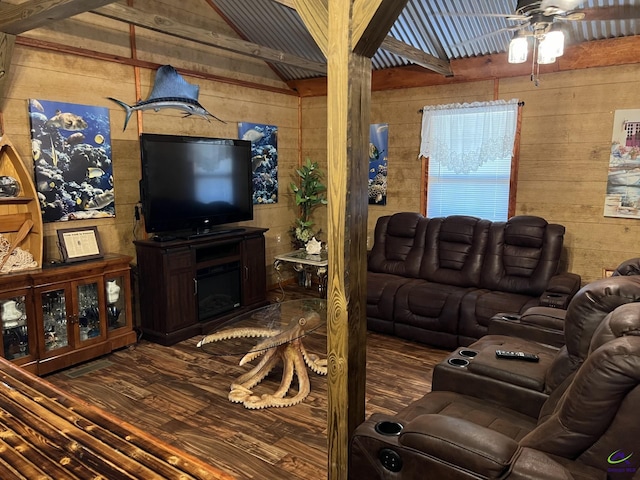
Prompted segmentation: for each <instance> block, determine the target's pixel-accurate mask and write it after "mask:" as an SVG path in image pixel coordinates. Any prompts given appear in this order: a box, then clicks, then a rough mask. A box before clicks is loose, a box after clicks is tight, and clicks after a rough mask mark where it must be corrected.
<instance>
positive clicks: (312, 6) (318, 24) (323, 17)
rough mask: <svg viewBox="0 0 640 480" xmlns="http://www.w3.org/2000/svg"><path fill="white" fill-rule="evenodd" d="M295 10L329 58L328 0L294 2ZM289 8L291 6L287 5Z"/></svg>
mask: <svg viewBox="0 0 640 480" xmlns="http://www.w3.org/2000/svg"><path fill="white" fill-rule="evenodd" d="M289 3H293V5H294V7H290V8H293V9H294V10H296V11H297V12H298V15H300V18H302V21H303V23H304V24H305V26H306V27H307V30H308V31H309V33H310V34H311V36H312V37H313V39H314V40H315V42H316V45H318V48H319V49H320V50H321V51H322V54H323V55H324V58H327V56H328V54H327V48H328V45H329V38H328V35H329V7H328V5H327V0H293V1H292V2H289ZM287 6H289V5H287Z"/></svg>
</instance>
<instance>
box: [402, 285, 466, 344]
mask: <svg viewBox="0 0 640 480" xmlns="http://www.w3.org/2000/svg"><path fill="white" fill-rule="evenodd" d="M469 290H470V288H466V287H455V286H452V285H445V284H442V283H434V282H426V281H424V280H414V281H413V282H410V283H406V284H404V285H402V286H401V287H400V288H399V289H398V291H397V293H396V300H395V305H394V322H395V326H394V331H395V334H396V335H397V336H399V337H402V338H408V339H410V340H416V341H419V342H423V343H428V344H429V345H434V346H437V347H442V348H454V347H456V346H457V342H458V338H457V329H458V327H457V324H458V316H459V311H460V302H461V299H462V297H464V295H465V294H466V293H468V292H469Z"/></svg>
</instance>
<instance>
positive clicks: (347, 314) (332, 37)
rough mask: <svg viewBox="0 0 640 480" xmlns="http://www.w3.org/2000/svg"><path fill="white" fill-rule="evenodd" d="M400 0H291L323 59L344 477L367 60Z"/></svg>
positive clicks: (361, 268)
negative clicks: (325, 70)
mask: <svg viewBox="0 0 640 480" xmlns="http://www.w3.org/2000/svg"><path fill="white" fill-rule="evenodd" d="M406 3H407V0H294V4H295V6H296V9H297V10H298V13H299V14H300V16H301V17H302V19H303V21H304V22H305V25H306V26H307V28H308V29H309V32H310V33H311V35H312V36H313V38H314V39H315V41H316V43H317V44H318V46H319V47H320V49H321V50H322V52H323V53H324V54H325V55H326V56H327V63H328V68H327V77H328V79H327V80H328V81H327V92H328V93H327V166H328V168H327V178H328V182H327V183H328V190H327V197H328V200H329V205H328V212H327V217H328V218H327V224H328V225H327V232H328V236H329V239H328V240H329V241H328V248H329V282H328V283H329V285H328V289H327V358H328V361H329V363H328V365H329V372H328V382H329V384H328V412H327V432H328V433H327V437H328V438H327V444H328V445H327V448H328V453H329V459H328V477H329V479H331V480H346V479H347V476H348V463H349V439H350V438H351V434H352V433H353V431H354V430H355V428H356V427H357V426H358V425H359V424H360V423H361V422H362V421H363V420H364V412H365V408H364V392H365V383H366V378H365V372H366V353H367V352H366V339H367V318H366V295H367V213H368V205H369V204H368V198H369V197H368V194H367V188H368V182H367V180H368V168H369V123H370V121H369V111H370V103H371V57H372V56H373V55H374V54H375V52H376V50H377V49H378V47H379V46H380V44H381V43H382V41H383V40H384V39H385V37H386V35H387V32H389V29H390V28H391V25H393V23H394V22H395V20H396V18H397V17H398V15H399V14H400V12H401V11H402V9H403V8H404V6H405V5H406Z"/></svg>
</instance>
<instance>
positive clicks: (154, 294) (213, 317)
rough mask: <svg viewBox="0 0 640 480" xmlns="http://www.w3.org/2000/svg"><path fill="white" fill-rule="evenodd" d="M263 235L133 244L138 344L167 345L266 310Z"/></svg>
mask: <svg viewBox="0 0 640 480" xmlns="http://www.w3.org/2000/svg"><path fill="white" fill-rule="evenodd" d="M267 230H268V229H266V228H254V227H246V228H238V229H230V230H227V232H226V233H224V234H222V233H220V232H221V231H220V230H214V231H215V234H213V235H209V236H207V235H205V236H196V237H195V238H190V239H180V238H178V239H176V240H173V241H170V242H158V241H154V240H136V241H134V242H133V243H134V244H135V246H136V255H137V259H138V281H139V285H140V288H139V290H140V302H139V304H140V317H141V326H142V332H143V338H145V339H147V340H150V341H152V342H156V343H160V344H162V345H173V344H174V343H177V342H180V341H182V340H186V339H187V338H191V337H193V336H195V335H201V334H206V333H210V332H211V331H213V330H215V329H216V328H218V327H219V326H220V325H221V324H222V323H224V322H226V321H227V320H230V319H232V318H235V317H236V316H237V315H241V314H243V313H245V312H248V311H250V310H253V309H255V308H258V307H261V306H263V305H266V304H267V303H268V302H267V300H266V298H267V274H266V259H265V239H264V233H265V232H266V231H267ZM214 231H212V232H214Z"/></svg>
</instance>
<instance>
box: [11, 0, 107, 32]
mask: <svg viewBox="0 0 640 480" xmlns="http://www.w3.org/2000/svg"><path fill="white" fill-rule="evenodd" d="M115 1H116V0H30V1H27V2H24V3H20V4H18V5H2V6H1V7H0V32H4V33H10V34H12V35H19V34H21V33H24V32H27V31H29V30H33V29H34V28H38V27H43V26H45V25H46V24H48V23H50V22H51V21H52V20H61V19H63V18H67V17H72V16H74V15H78V14H80V13H83V12H87V11H89V10H93V9H94V8H99V7H103V6H105V5H108V4H110V3H114V2H115Z"/></svg>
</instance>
